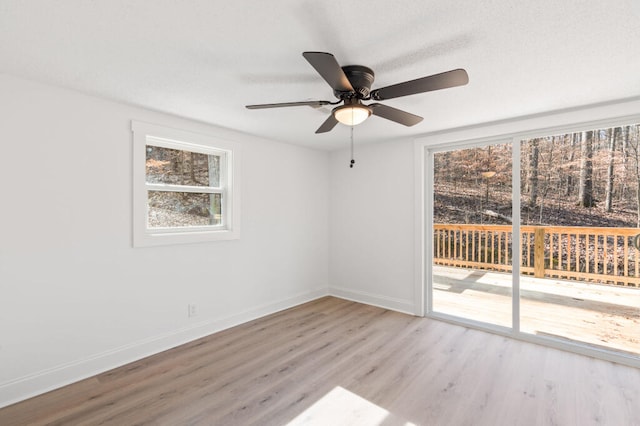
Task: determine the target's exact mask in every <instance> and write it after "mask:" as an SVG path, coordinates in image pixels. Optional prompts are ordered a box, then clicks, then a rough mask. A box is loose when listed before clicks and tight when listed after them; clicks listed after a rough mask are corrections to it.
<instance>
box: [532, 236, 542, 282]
mask: <svg viewBox="0 0 640 426" xmlns="http://www.w3.org/2000/svg"><path fill="white" fill-rule="evenodd" d="M533 259H534V260H533V276H534V277H536V278H544V228H543V227H541V226H536V228H535V232H534V234H533Z"/></svg>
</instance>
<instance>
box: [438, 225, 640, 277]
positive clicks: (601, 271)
mask: <svg viewBox="0 0 640 426" xmlns="http://www.w3.org/2000/svg"><path fill="white" fill-rule="evenodd" d="M433 228H434V236H433V261H434V263H435V264H438V265H445V266H464V267H471V268H477V269H487V270H497V271H505V272H507V271H509V272H510V271H511V265H512V262H513V254H514V252H513V235H512V232H511V226H509V225H463V224H460V225H455V224H434V225H433ZM639 232H640V229H638V228H590V227H579V226H575V227H574V226H569V227H559V226H528V225H527V226H521V227H520V235H521V237H520V243H521V253H522V264H521V266H520V271H521V273H523V274H529V275H534V276H535V277H539V278H543V277H549V278H559V279H573V280H580V281H591V282H598V283H604V284H617V285H627V286H633V287H640V268H639V266H640V253H639V251H638V250H637V249H636V248H635V247H634V245H633V240H634V238H635V236H636V235H637V234H638V233H639Z"/></svg>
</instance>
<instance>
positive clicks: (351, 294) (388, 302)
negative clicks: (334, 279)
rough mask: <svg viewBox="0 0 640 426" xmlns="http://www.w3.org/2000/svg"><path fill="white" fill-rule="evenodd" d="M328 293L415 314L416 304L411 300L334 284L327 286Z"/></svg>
mask: <svg viewBox="0 0 640 426" xmlns="http://www.w3.org/2000/svg"><path fill="white" fill-rule="evenodd" d="M329 295H330V296H335V297H339V298H341V299H347V300H352V301H354V302H360V303H364V304H367V305H373V306H378V307H380V308H385V309H390V310H392V311H398V312H402V313H404V314H409V315H416V313H415V309H416V304H415V303H414V301H413V300H404V299H396V298H393V297H388V296H380V295H378V294H373V293H367V292H364V291H358V290H351V289H346V288H341V287H335V286H331V287H329Z"/></svg>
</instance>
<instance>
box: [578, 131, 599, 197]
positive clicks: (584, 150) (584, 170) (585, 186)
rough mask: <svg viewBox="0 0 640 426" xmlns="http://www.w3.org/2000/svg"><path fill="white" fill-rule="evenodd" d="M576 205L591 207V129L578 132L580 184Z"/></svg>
mask: <svg viewBox="0 0 640 426" xmlns="http://www.w3.org/2000/svg"><path fill="white" fill-rule="evenodd" d="M578 205H579V206H581V207H593V206H594V205H595V200H594V199H593V130H590V131H588V132H582V133H581V134H580V184H579V186H578Z"/></svg>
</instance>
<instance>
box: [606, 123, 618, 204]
mask: <svg viewBox="0 0 640 426" xmlns="http://www.w3.org/2000/svg"><path fill="white" fill-rule="evenodd" d="M619 133H620V127H616V128H615V129H609V158H608V163H607V188H606V191H605V199H604V210H605V211H606V212H607V213H610V212H611V210H612V200H613V179H614V172H613V170H614V169H613V166H614V161H615V155H616V137H617V135H618V134H619Z"/></svg>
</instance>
